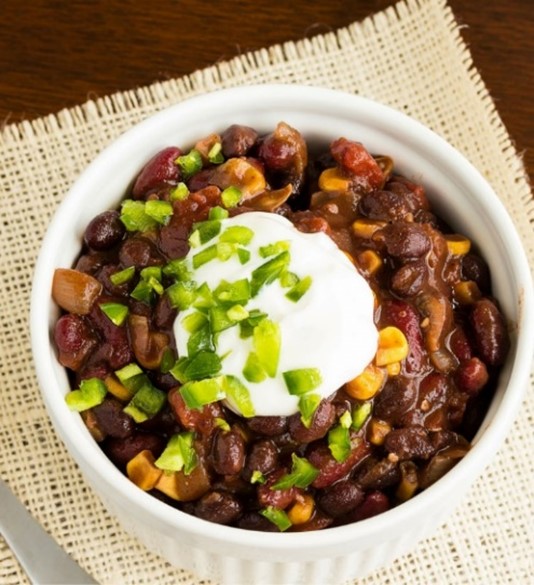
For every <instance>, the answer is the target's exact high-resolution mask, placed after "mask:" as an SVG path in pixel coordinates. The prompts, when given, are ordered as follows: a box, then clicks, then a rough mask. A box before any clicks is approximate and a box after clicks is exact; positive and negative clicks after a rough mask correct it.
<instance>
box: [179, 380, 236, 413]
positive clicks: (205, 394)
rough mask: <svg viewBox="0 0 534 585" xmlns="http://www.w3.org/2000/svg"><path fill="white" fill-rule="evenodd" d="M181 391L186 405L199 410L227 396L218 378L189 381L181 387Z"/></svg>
mask: <svg viewBox="0 0 534 585" xmlns="http://www.w3.org/2000/svg"><path fill="white" fill-rule="evenodd" d="M179 392H180V394H181V395H182V398H183V399H184V402H185V404H186V406H187V407H188V408H193V409H197V410H200V409H202V407H203V406H205V405H206V404H211V403H212V402H217V401H218V400H222V399H223V398H224V397H225V394H224V392H223V390H222V388H221V385H220V383H219V380H217V379H216V378H208V379H205V380H198V381H192V382H187V383H186V384H184V385H183V386H182V387H181V388H180V389H179Z"/></svg>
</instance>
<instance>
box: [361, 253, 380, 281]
mask: <svg viewBox="0 0 534 585" xmlns="http://www.w3.org/2000/svg"><path fill="white" fill-rule="evenodd" d="M357 260H358V264H359V266H360V268H362V269H363V270H365V272H367V274H369V275H371V274H375V272H377V271H378V270H379V269H380V268H381V267H382V258H380V256H379V255H378V254H377V253H376V252H375V251H374V250H365V252H362V253H361V254H358V258H357Z"/></svg>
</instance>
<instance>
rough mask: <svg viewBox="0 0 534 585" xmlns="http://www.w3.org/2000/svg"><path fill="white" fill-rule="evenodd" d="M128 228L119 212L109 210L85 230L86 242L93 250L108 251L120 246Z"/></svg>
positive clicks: (96, 218) (84, 237)
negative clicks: (117, 245)
mask: <svg viewBox="0 0 534 585" xmlns="http://www.w3.org/2000/svg"><path fill="white" fill-rule="evenodd" d="M125 233H126V228H125V227H124V224H123V223H122V222H121V220H120V214H119V212H118V211H115V210H109V211H104V212H103V213H100V214H99V215H97V216H96V217H95V218H94V219H93V220H91V222H89V225H88V226H87V227H86V228H85V233H84V235H83V239H84V242H85V243H86V244H87V246H89V248H92V249H93V250H108V249H109V248H112V247H113V246H115V245H116V244H118V243H119V242H120V241H121V240H122V238H123V237H124V234H125Z"/></svg>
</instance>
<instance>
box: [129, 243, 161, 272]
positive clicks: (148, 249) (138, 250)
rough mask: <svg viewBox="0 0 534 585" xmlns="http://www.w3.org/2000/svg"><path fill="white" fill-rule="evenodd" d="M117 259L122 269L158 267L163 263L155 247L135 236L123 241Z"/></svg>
mask: <svg viewBox="0 0 534 585" xmlns="http://www.w3.org/2000/svg"><path fill="white" fill-rule="evenodd" d="M119 259H120V261H121V264H122V265H123V266H124V267H126V268H127V267H129V266H135V267H136V268H146V267H147V266H160V265H161V264H163V263H164V260H163V258H162V256H161V254H160V253H159V252H158V249H157V248H156V246H155V245H154V244H153V243H152V242H151V241H150V240H148V239H147V238H144V237H142V236H135V237H133V238H129V239H127V240H125V241H124V243H123V244H122V246H121V249H120V251H119Z"/></svg>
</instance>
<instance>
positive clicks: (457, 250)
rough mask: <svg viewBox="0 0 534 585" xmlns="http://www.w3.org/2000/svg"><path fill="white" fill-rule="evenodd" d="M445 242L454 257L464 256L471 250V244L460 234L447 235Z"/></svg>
mask: <svg viewBox="0 0 534 585" xmlns="http://www.w3.org/2000/svg"><path fill="white" fill-rule="evenodd" d="M445 240H446V241H447V248H448V250H449V253H450V254H453V255H454V256H464V255H465V254H467V253H468V252H469V250H470V249H471V242H470V241H469V240H468V239H467V238H466V237H464V236H460V235H459V234H447V235H446V236H445Z"/></svg>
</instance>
